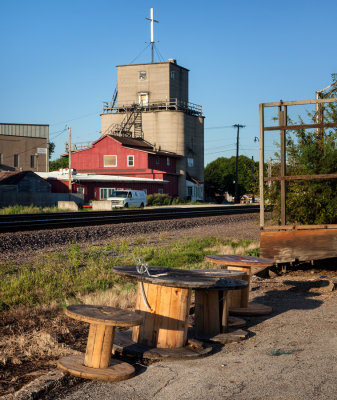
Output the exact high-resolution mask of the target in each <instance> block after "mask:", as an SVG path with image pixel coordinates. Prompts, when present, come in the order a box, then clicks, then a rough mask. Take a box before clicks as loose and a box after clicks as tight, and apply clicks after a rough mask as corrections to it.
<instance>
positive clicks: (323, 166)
mask: <svg viewBox="0 0 337 400" xmlns="http://www.w3.org/2000/svg"><path fill="white" fill-rule="evenodd" d="M334 82H335V83H336V80H334ZM336 89H337V85H336V86H335V90H336ZM333 94H334V93H333V92H331V93H328V94H326V95H324V94H323V95H322V96H321V97H323V98H324V97H325V98H327V97H332V96H333ZM322 108H323V115H324V122H337V105H336V103H325V105H324V106H323V107H322ZM307 116H308V117H309V118H311V119H312V120H313V121H316V114H315V113H311V112H307ZM289 122H290V123H291V124H294V123H293V122H292V121H289ZM299 123H303V120H302V118H301V117H299ZM286 145H287V155H286V157H287V166H286V168H287V175H317V174H333V173H337V129H336V128H327V129H325V130H324V132H319V133H318V134H317V132H316V130H299V131H293V132H289V134H287V143H286ZM276 157H277V158H279V154H276ZM276 165H278V166H279V164H276ZM272 175H278V172H277V171H275V172H273V173H272ZM286 193H287V194H286V205H287V207H286V213H287V223H299V224H333V223H337V196H336V193H337V179H336V178H335V179H315V180H296V181H291V182H288V183H287V190H286ZM266 199H267V201H268V202H269V204H271V205H272V208H273V219H274V222H276V223H279V222H280V213H281V205H280V184H279V182H273V183H272V184H271V185H270V186H268V185H267V190H266Z"/></svg>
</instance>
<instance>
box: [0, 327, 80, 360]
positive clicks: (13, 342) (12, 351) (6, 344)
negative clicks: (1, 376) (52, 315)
mask: <svg viewBox="0 0 337 400" xmlns="http://www.w3.org/2000/svg"><path fill="white" fill-rule="evenodd" d="M74 352H75V351H74V350H72V349H70V348H69V347H68V346H66V345H65V344H64V343H58V341H57V337H56V335H53V334H51V333H50V332H46V331H36V330H35V331H32V332H25V333H23V334H21V335H16V336H15V335H13V336H11V337H3V338H2V340H1V342H0V364H2V365H3V366H5V365H6V364H7V363H8V362H10V363H12V364H14V365H19V364H21V363H22V362H23V361H24V360H29V359H34V360H37V359H41V358H57V357H60V356H64V355H67V354H71V353H74Z"/></svg>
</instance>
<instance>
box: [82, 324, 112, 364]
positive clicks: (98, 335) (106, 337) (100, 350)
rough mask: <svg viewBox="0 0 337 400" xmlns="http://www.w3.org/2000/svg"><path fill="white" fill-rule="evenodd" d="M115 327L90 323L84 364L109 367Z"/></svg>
mask: <svg viewBox="0 0 337 400" xmlns="http://www.w3.org/2000/svg"><path fill="white" fill-rule="evenodd" d="M114 336H115V327H114V326H106V325H100V324H90V328H89V336H88V342H87V349H86V352H85V357H84V365H85V366H86V367H90V368H107V367H108V366H109V364H110V359H111V352H112V345H113V339H114Z"/></svg>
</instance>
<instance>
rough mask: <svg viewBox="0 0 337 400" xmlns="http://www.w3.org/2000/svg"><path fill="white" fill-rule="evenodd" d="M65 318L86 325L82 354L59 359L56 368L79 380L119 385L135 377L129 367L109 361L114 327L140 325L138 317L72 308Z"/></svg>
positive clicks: (107, 309)
mask: <svg viewBox="0 0 337 400" xmlns="http://www.w3.org/2000/svg"><path fill="white" fill-rule="evenodd" d="M66 315H68V316H69V317H71V318H74V319H76V320H79V321H84V322H88V323H89V324H90V328H89V336H88V342H87V348H86V353H85V355H84V356H83V354H76V355H71V356H68V357H63V358H61V359H60V360H59V361H58V363H57V366H58V368H59V369H61V370H63V371H66V372H69V373H70V374H72V375H75V376H78V377H80V378H87V379H95V380H103V381H121V380H124V379H128V378H131V377H132V376H134V374H135V369H134V367H133V366H132V365H130V364H128V363H126V362H122V361H120V360H117V359H113V358H111V354H112V346H113V340H114V335H115V328H116V327H131V326H137V325H140V324H141V323H142V317H141V316H140V315H139V314H136V313H134V312H131V311H124V310H120V309H118V308H114V307H107V306H94V305H82V304H80V305H74V306H69V307H67V309H66Z"/></svg>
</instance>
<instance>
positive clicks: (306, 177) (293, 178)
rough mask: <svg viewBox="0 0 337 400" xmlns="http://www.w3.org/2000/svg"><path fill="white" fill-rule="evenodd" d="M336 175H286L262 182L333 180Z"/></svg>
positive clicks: (266, 178)
mask: <svg viewBox="0 0 337 400" xmlns="http://www.w3.org/2000/svg"><path fill="white" fill-rule="evenodd" d="M334 178H337V174H318V175H287V176H266V177H265V178H264V181H265V182H267V181H296V180H309V179H334Z"/></svg>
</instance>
